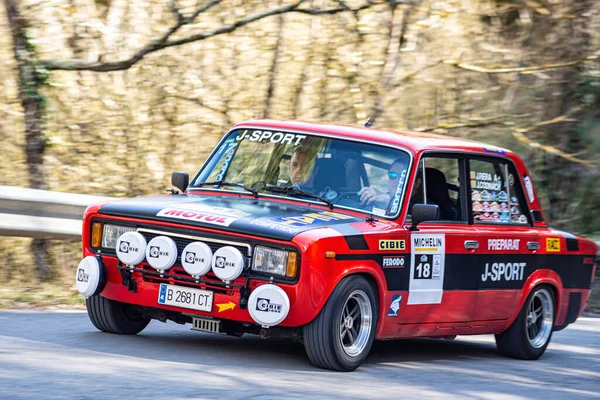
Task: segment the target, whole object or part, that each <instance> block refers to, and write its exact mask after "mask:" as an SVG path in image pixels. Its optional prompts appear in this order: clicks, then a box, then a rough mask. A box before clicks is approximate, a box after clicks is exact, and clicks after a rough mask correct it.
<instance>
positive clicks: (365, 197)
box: [358, 159, 406, 210]
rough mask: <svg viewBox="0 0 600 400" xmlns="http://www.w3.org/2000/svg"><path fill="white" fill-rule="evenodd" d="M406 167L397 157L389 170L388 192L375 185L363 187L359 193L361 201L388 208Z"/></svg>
mask: <svg viewBox="0 0 600 400" xmlns="http://www.w3.org/2000/svg"><path fill="white" fill-rule="evenodd" d="M404 169H406V166H405V165H404V163H403V162H402V160H400V159H397V160H395V161H394V162H393V163H392V166H391V167H390V170H389V171H388V178H389V181H388V187H387V189H388V190H387V193H384V192H381V191H380V190H377V189H375V188H374V187H371V186H367V187H364V188H362V189H361V190H360V191H359V192H358V195H359V196H360V201H361V203H363V204H365V205H372V206H373V207H377V208H381V209H383V210H387V209H388V207H389V204H390V200H391V199H392V198H393V197H394V195H395V194H396V189H397V188H398V181H399V180H400V177H401V175H402V171H403V170H404Z"/></svg>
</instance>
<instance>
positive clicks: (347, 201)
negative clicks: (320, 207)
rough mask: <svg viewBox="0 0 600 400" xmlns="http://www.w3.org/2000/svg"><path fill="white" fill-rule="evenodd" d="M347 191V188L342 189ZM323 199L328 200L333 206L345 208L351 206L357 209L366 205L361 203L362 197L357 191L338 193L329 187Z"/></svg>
mask: <svg viewBox="0 0 600 400" xmlns="http://www.w3.org/2000/svg"><path fill="white" fill-rule="evenodd" d="M342 189H345V188H342ZM321 197H324V198H326V199H327V200H329V201H331V202H332V203H333V204H341V205H344V206H350V207H355V208H361V207H360V206H363V205H364V204H363V203H361V201H360V196H359V195H358V192H357V191H349V190H340V191H336V190H333V189H331V188H329V187H326V188H325V190H324V191H323V193H322V194H321Z"/></svg>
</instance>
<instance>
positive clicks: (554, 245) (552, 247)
mask: <svg viewBox="0 0 600 400" xmlns="http://www.w3.org/2000/svg"><path fill="white" fill-rule="evenodd" d="M546 251H547V252H548V253H558V252H560V239H559V238H546Z"/></svg>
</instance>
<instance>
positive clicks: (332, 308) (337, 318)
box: [304, 275, 379, 371]
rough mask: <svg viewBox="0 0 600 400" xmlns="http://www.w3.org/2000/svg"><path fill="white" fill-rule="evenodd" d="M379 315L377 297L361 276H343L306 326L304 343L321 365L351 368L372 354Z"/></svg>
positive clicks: (334, 367) (311, 356)
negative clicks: (321, 307) (318, 311)
mask: <svg viewBox="0 0 600 400" xmlns="http://www.w3.org/2000/svg"><path fill="white" fill-rule="evenodd" d="M378 315H379V310H378V302H377V297H376V296H375V291H374V290H373V288H372V287H371V285H370V284H369V282H368V281H367V280H366V279H365V278H363V277H361V276H356V275H355V276H350V277H347V278H345V279H343V280H342V281H341V282H340V283H339V284H338V285H337V286H336V288H335V289H334V290H333V292H332V293H331V296H330V297H329V300H327V303H326V304H325V307H323V309H322V310H321V312H320V313H319V315H318V316H317V317H316V318H315V319H314V320H313V321H312V322H310V323H309V324H307V325H305V326H304V346H305V348H306V353H307V354H308V358H309V359H310V361H311V362H312V363H313V364H314V365H316V366H317V367H320V368H326V369H332V370H335V371H352V370H354V369H356V368H357V367H358V366H359V365H360V364H361V363H362V362H363V361H364V360H365V359H366V358H367V356H368V355H369V351H370V350H371V347H372V345H373V340H374V339H375V328H376V325H377V318H378Z"/></svg>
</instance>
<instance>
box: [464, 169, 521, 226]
mask: <svg viewBox="0 0 600 400" xmlns="http://www.w3.org/2000/svg"><path fill="white" fill-rule="evenodd" d="M469 174H470V179H471V182H470V183H471V207H470V208H471V212H472V213H473V222H474V223H476V224H477V223H486V224H516V225H528V224H529V219H528V218H527V207H526V206H525V204H524V202H523V191H522V189H521V185H520V181H519V177H518V176H517V175H516V174H515V171H514V168H513V167H512V165H509V163H508V162H506V161H502V160H493V161H492V160H490V161H487V160H486V161H484V160H470V161H469Z"/></svg>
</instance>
